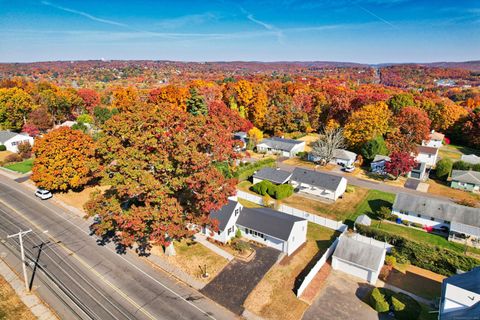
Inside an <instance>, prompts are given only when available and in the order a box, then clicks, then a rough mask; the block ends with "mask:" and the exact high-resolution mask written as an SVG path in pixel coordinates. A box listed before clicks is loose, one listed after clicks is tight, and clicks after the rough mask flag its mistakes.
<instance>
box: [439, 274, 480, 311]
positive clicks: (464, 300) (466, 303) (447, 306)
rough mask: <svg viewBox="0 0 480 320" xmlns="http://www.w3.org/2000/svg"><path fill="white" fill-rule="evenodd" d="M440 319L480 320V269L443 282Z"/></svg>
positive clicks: (457, 275)
mask: <svg viewBox="0 0 480 320" xmlns="http://www.w3.org/2000/svg"><path fill="white" fill-rule="evenodd" d="M439 319H440V320H460V319H480V267H476V268H474V269H472V270H471V271H469V272H465V273H462V274H456V275H454V276H451V277H449V278H446V279H444V280H443V283H442V297H441V300H440V308H439Z"/></svg>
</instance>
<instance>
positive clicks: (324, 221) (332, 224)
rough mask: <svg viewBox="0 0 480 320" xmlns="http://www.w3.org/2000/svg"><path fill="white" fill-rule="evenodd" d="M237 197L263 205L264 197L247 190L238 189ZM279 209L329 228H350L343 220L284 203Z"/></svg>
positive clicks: (342, 229)
mask: <svg viewBox="0 0 480 320" xmlns="http://www.w3.org/2000/svg"><path fill="white" fill-rule="evenodd" d="M237 197H239V198H242V199H245V200H248V201H250V202H253V203H256V204H259V205H263V199H262V197H260V196H256V195H254V194H251V193H248V192H245V191H241V190H237ZM272 201H273V200H272ZM277 210H278V211H281V212H283V213H286V214H289V215H292V216H296V217H299V218H303V219H305V220H308V221H310V222H312V223H315V224H318V225H321V226H323V227H326V228H329V229H333V230H337V231H340V232H343V231H345V230H347V228H348V226H347V225H345V224H343V223H342V222H341V221H335V220H332V219H328V218H325V217H320V216H317V215H315V214H313V213H309V212H306V211H303V210H299V209H295V208H292V207H289V206H286V205H284V204H280V205H279V206H278V208H277Z"/></svg>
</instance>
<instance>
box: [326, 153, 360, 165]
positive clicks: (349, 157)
mask: <svg viewBox="0 0 480 320" xmlns="http://www.w3.org/2000/svg"><path fill="white" fill-rule="evenodd" d="M356 159H357V154H356V153H354V152H351V151H348V150H344V149H335V150H333V159H332V162H334V163H336V164H338V165H341V166H351V165H353V164H354V163H355V160H356Z"/></svg>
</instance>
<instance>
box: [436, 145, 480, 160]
mask: <svg viewBox="0 0 480 320" xmlns="http://www.w3.org/2000/svg"><path fill="white" fill-rule="evenodd" d="M439 152H440V154H442V152H447V153H450V154H453V153H455V154H457V155H460V157H461V156H462V154H476V155H477V156H480V150H478V149H474V148H470V147H464V146H457V145H454V144H449V145H444V146H442V147H441V148H440V150H439ZM460 157H458V159H460Z"/></svg>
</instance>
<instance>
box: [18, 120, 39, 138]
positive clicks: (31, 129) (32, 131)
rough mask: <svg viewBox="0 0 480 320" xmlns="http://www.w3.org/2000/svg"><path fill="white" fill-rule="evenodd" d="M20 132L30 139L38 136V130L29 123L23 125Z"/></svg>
mask: <svg viewBox="0 0 480 320" xmlns="http://www.w3.org/2000/svg"><path fill="white" fill-rule="evenodd" d="M22 132H25V133H26V134H28V135H29V136H31V137H36V136H38V135H39V134H40V130H38V128H37V127H36V126H35V125H34V124H31V123H26V124H24V125H23V127H22Z"/></svg>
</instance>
